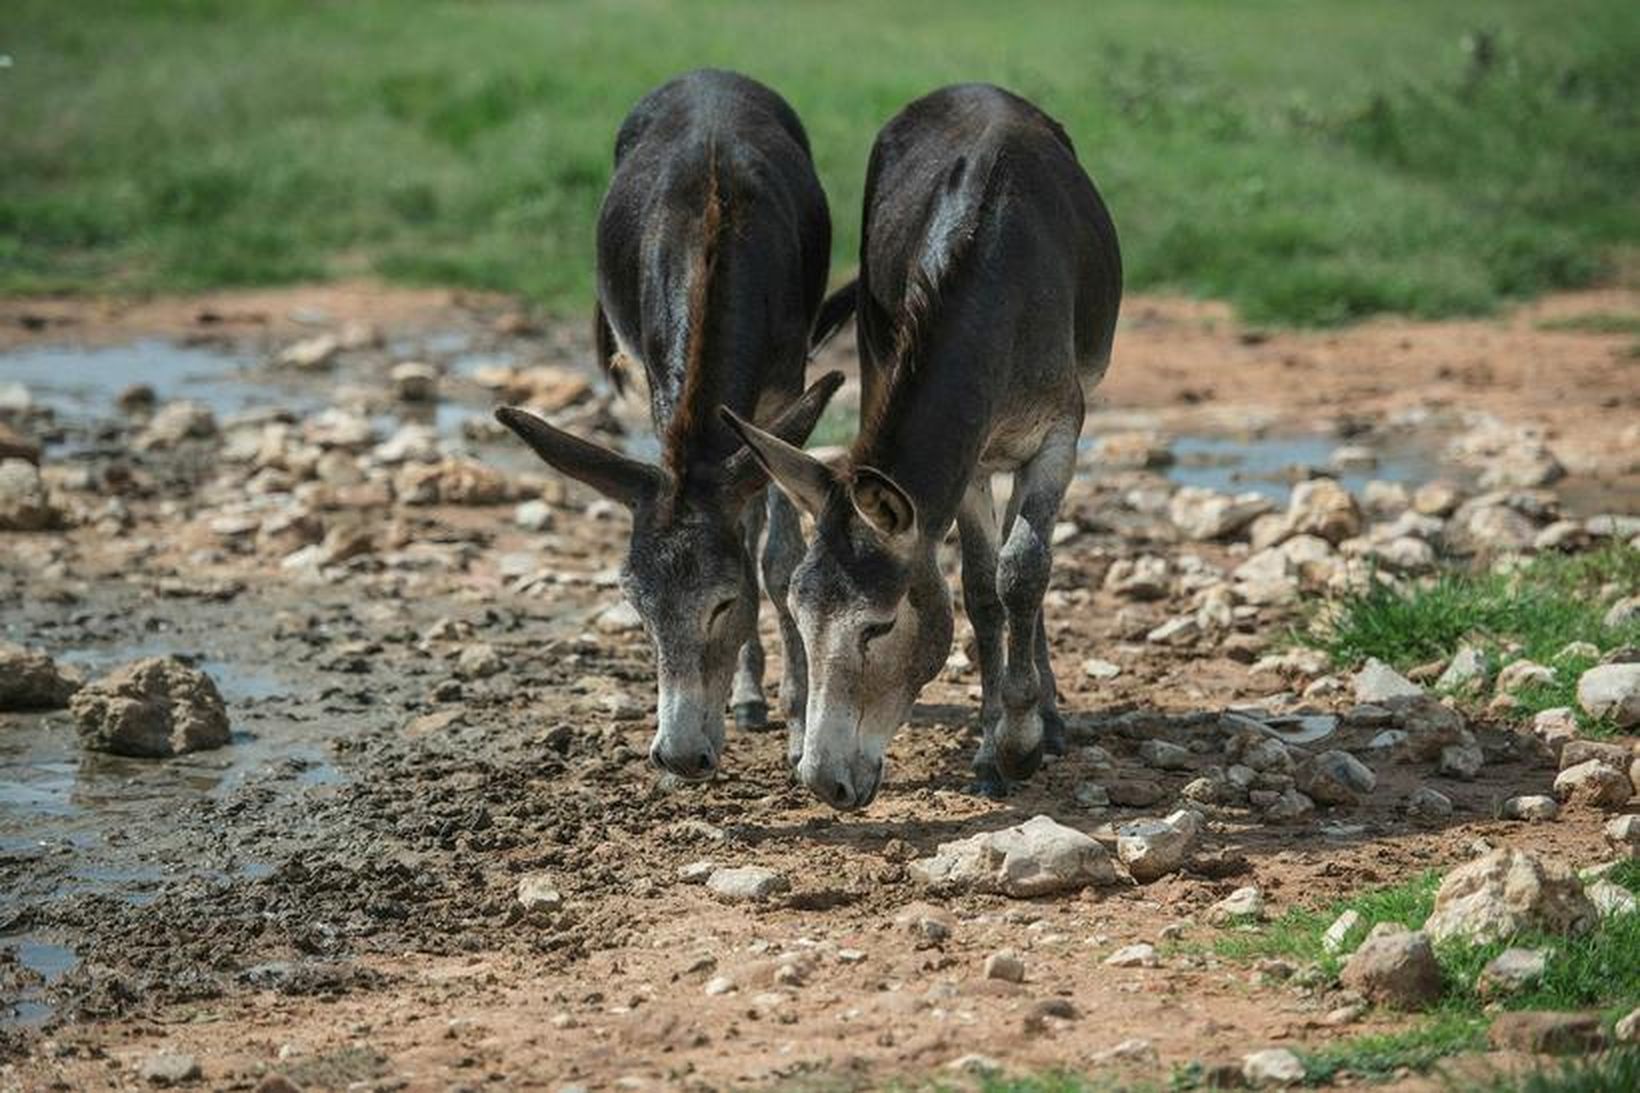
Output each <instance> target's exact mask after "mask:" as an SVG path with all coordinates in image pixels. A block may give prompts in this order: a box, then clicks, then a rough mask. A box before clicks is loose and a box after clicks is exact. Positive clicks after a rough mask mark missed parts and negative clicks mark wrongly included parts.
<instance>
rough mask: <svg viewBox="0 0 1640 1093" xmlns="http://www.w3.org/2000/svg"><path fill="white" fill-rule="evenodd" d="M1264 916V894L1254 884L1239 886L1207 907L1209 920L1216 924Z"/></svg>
mask: <svg viewBox="0 0 1640 1093" xmlns="http://www.w3.org/2000/svg"><path fill="white" fill-rule="evenodd" d="M1263 917H1264V894H1263V893H1262V892H1260V891H1259V890H1258V889H1257V888H1256V887H1254V886H1253V885H1247V886H1245V887H1242V888H1237V889H1236V890H1235V891H1234V892H1231V893H1230V894H1229V895H1228V896H1226V897H1224V898H1223V899H1221V900H1219V901H1218V902H1217V903H1215V904H1213V906H1211V907H1209V908H1208V909H1207V921H1208V922H1210V923H1212V924H1213V925H1215V926H1218V925H1223V924H1225V923H1231V922H1236V921H1238V920H1240V919H1244V918H1251V919H1261V918H1263Z"/></svg>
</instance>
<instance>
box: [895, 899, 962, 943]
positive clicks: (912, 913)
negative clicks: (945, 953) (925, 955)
mask: <svg viewBox="0 0 1640 1093" xmlns="http://www.w3.org/2000/svg"><path fill="white" fill-rule="evenodd" d="M894 925H896V926H898V927H899V928H900V929H902V930H904V931H905V932H906V933H908V934H910V935H911V936H912V938H913V939H915V940H916V941H917V942H918V947H919V948H921V947H923V946H925V945H938V944H940V943H941V942H943V941H945V940H947V939H948V938H950V936H951V930H952V926H953V923H952V919H951V916H950V914H949V913H948V912H946V911H945V910H943V909H941V908H938V907H931V906H929V905H928V904H926V903H913V904H911V905H910V906H908V907H904V908H902V909H901V910H900V912H899V914H897V915H895V916H894Z"/></svg>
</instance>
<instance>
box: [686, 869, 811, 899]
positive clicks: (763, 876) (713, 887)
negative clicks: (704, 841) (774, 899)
mask: <svg viewBox="0 0 1640 1093" xmlns="http://www.w3.org/2000/svg"><path fill="white" fill-rule="evenodd" d="M706 887H707V889H708V890H709V891H710V892H711V893H712V894H713V895H714V896H716V897H717V898H718V899H720V900H722V901H723V902H725V903H753V902H761V901H763V900H766V899H768V898H769V897H770V896H774V895H778V894H779V893H781V892H785V891H787V890H788V889H790V888H791V882H790V881H789V880H787V879H786V878H785V877H783V876H781V875H780V874H779V873H776V872H775V871H774V870H772V869H765V868H763V867H762V866H760V865H742V866H739V867H737V868H733V869H718V870H716V871H714V872H713V873H712V875H711V876H709V877H707V878H706Z"/></svg>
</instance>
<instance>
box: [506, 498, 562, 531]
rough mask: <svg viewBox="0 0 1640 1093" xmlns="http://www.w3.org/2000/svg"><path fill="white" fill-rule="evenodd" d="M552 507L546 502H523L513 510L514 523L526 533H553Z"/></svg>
mask: <svg viewBox="0 0 1640 1093" xmlns="http://www.w3.org/2000/svg"><path fill="white" fill-rule="evenodd" d="M553 520H554V517H553V511H552V506H551V505H549V504H547V503H546V502H545V501H523V502H520V503H519V505H518V507H517V508H515V509H513V523H514V524H516V525H517V526H519V527H521V528H523V529H524V530H525V531H551V530H552V525H553Z"/></svg>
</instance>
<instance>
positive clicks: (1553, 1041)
mask: <svg viewBox="0 0 1640 1093" xmlns="http://www.w3.org/2000/svg"><path fill="white" fill-rule="evenodd" d="M1489 1035H1490V1037H1491V1041H1492V1046H1494V1047H1498V1048H1504V1049H1507V1050H1512V1051H1522V1052H1527V1053H1529V1054H1532V1055H1581V1054H1584V1053H1587V1052H1593V1051H1601V1050H1603V1049H1604V1048H1605V1046H1606V1035H1605V1033H1604V1032H1603V1031H1602V1030H1601V1028H1600V1015H1599V1014H1598V1013H1549V1012H1540V1011H1532V1010H1524V1011H1517V1012H1513V1013H1500V1014H1499V1015H1498V1016H1497V1017H1495V1018H1494V1019H1493V1021H1492V1028H1491V1031H1490V1033H1489Z"/></svg>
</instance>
